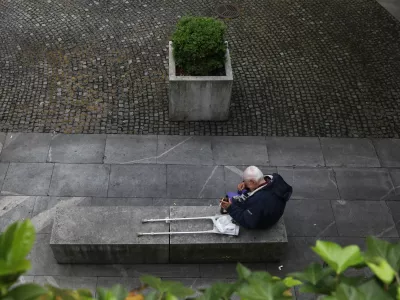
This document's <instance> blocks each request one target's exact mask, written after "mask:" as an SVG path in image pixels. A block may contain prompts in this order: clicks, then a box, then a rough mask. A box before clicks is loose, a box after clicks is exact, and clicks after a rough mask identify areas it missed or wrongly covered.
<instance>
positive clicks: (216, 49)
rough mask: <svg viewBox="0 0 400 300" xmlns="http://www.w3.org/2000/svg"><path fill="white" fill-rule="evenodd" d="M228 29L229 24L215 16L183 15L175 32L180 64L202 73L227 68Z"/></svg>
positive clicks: (183, 67)
mask: <svg viewBox="0 0 400 300" xmlns="http://www.w3.org/2000/svg"><path fill="white" fill-rule="evenodd" d="M225 30H226V26H225V24H224V23H223V22H222V21H220V20H216V19H214V18H207V17H183V18H182V19H181V20H180V21H179V22H178V25H177V27H176V30H175V32H174V33H173V35H172V44H173V47H174V58H175V61H176V65H177V66H178V67H179V68H182V69H183V71H184V72H185V73H187V74H188V75H198V76H207V75H212V73H213V72H214V71H216V70H218V69H221V68H224V64H225V51H226V45H225V41H224V35H225Z"/></svg>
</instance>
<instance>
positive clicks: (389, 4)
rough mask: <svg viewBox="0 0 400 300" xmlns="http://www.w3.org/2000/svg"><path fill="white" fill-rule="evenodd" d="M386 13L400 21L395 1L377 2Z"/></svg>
mask: <svg viewBox="0 0 400 300" xmlns="http://www.w3.org/2000/svg"><path fill="white" fill-rule="evenodd" d="M377 1H378V3H379V4H380V5H382V6H383V7H384V8H385V9H387V11H388V12H389V13H390V14H392V15H393V16H394V17H395V18H396V19H397V20H399V21H400V3H399V2H398V1H396V0H377Z"/></svg>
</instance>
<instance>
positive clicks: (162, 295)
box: [0, 220, 400, 300]
mask: <svg viewBox="0 0 400 300" xmlns="http://www.w3.org/2000/svg"><path fill="white" fill-rule="evenodd" d="M34 241H35V229H34V227H33V225H32V223H31V222H30V220H25V221H20V222H16V223H14V224H12V225H10V226H9V227H8V228H7V229H6V230H5V231H4V232H3V233H1V235H0V300H35V299H39V300H93V299H98V300H163V299H165V300H178V299H187V298H190V299H198V300H219V299H223V300H225V299H230V298H231V297H232V296H233V295H237V296H239V297H240V298H241V299H246V300H281V299H292V298H293V296H292V292H291V288H292V287H295V286H300V292H305V293H313V294H316V295H320V297H321V299H325V300H353V299H354V300H364V299H365V300H369V299H371V300H377V299H379V300H389V299H394V300H400V277H399V270H400V243H398V244H391V243H388V242H386V241H383V240H379V239H376V238H373V237H369V238H367V250H366V251H365V252H361V251H360V248H359V247H358V246H355V245H350V246H347V247H341V246H339V245H338V244H335V243H332V242H327V241H317V242H316V245H315V246H314V247H312V250H313V251H314V252H315V253H316V254H318V255H319V257H320V258H321V259H322V260H323V261H324V262H325V263H326V265H327V267H323V265H321V264H320V263H312V264H311V265H310V266H308V267H307V268H306V270H304V271H303V272H296V273H292V274H289V275H288V277H285V278H283V279H281V278H279V277H276V276H272V275H270V274H269V273H267V272H251V271H250V270H249V269H247V268H246V267H244V266H243V265H241V264H238V265H237V273H238V279H237V281H236V282H234V283H222V282H217V283H214V284H213V285H211V286H210V287H209V288H206V289H202V290H198V291H195V290H193V289H190V288H187V287H185V286H184V285H183V284H182V283H180V282H174V281H165V280H161V279H160V278H156V277H153V276H143V277H141V281H142V286H141V287H139V288H138V289H135V290H133V291H131V292H128V291H127V290H125V289H124V288H123V287H122V286H121V285H116V286H114V287H113V288H111V289H104V288H99V289H98V290H97V296H96V298H94V297H93V295H92V294H91V292H90V291H88V290H83V289H80V290H69V289H60V288H56V287H53V286H50V285H46V286H45V287H42V286H40V285H37V284H33V283H26V284H21V285H17V284H16V283H17V281H18V278H19V276H21V275H22V274H24V273H25V272H26V271H28V270H29V269H30V267H31V264H30V261H29V260H27V259H26V256H27V255H28V253H29V252H30V250H31V248H32V246H33V243H34ZM350 269H363V270H364V271H365V272H367V271H369V273H370V276H369V277H368V276H367V277H366V276H350V275H348V274H345V273H346V271H348V270H350Z"/></svg>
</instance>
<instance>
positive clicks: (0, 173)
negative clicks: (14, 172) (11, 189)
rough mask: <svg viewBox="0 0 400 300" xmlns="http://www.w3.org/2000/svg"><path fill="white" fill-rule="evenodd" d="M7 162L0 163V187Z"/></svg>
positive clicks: (4, 175) (4, 176)
mask: <svg viewBox="0 0 400 300" xmlns="http://www.w3.org/2000/svg"><path fill="white" fill-rule="evenodd" d="M8 165H9V164H8V163H0V187H2V186H3V182H4V179H5V178H6V174H7V170H8Z"/></svg>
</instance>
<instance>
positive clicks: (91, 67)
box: [0, 0, 400, 138]
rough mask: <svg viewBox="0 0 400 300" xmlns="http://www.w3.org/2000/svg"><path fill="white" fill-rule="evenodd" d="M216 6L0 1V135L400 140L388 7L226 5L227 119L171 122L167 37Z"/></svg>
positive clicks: (398, 27)
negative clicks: (234, 12) (235, 9)
mask: <svg viewBox="0 0 400 300" xmlns="http://www.w3.org/2000/svg"><path fill="white" fill-rule="evenodd" d="M222 1H223V0H222ZM222 1H221V2H222ZM219 2H220V1H213V0H204V1H187V0H184V1H182V0H168V1H165V0H142V1H131V0H108V1H98V0H80V1H69V0H37V1H31V0H15V1H10V0H3V1H0V32H1V38H2V42H1V43H0V131H2V132H9V131H14V132H17V131H19V132H21V131H26V132H50V133H52V132H62V133H134V134H176V135H185V134H186V135H193V134H194V135H269V136H272V135H276V136H324V137H374V138H383V137H389V138H399V137H400V136H399V134H400V85H399V78H400V51H399V49H400V36H399V32H400V23H399V21H398V20H396V18H395V16H396V17H397V18H399V19H400V10H399V1H397V0H381V2H382V5H384V6H385V7H386V8H387V9H389V10H390V11H391V12H392V13H393V15H394V16H392V15H391V14H389V13H388V12H387V11H386V10H385V9H384V8H383V7H382V6H380V5H379V4H378V3H377V2H376V1H374V0H353V1H348V0H334V1H325V0H314V1H309V0H279V1H275V0H265V1H252V0H243V1H236V0H233V1H232V2H234V3H238V4H239V7H240V17H239V18H237V19H233V20H231V21H227V25H228V34H227V40H228V41H229V45H230V48H231V55H232V63H233V72H234V88H233V97H232V105H231V111H230V112H231V118H230V120H229V121H228V122H225V123H215V122H190V123H180V122H170V121H169V119H168V96H167V93H168V78H167V64H168V61H167V44H168V40H169V37H170V35H171V33H172V31H173V29H174V26H175V24H176V22H177V21H178V19H179V18H180V17H181V16H183V15H187V14H192V15H202V16H213V15H215V8H216V5H217V3H219Z"/></svg>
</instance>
